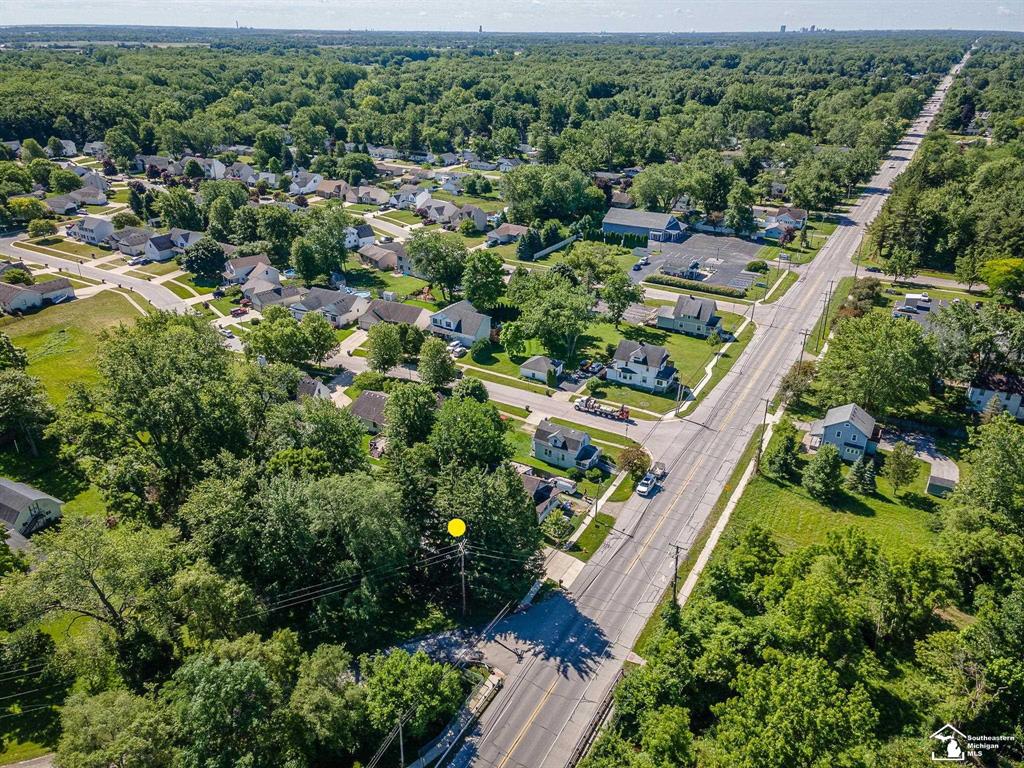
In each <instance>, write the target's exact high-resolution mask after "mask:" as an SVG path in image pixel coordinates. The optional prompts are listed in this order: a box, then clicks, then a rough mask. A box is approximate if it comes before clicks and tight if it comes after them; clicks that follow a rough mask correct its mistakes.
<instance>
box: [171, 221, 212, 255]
mask: <svg viewBox="0 0 1024 768" xmlns="http://www.w3.org/2000/svg"><path fill="white" fill-rule="evenodd" d="M167 234H168V235H170V237H171V242H172V243H173V244H174V247H175V248H176V249H177V250H179V251H184V250H185V249H186V248H188V247H189V246H190V245H195V244H196V243H198V242H199V241H200V240H202V239H203V237H205V234H204V233H203V232H196V231H195V230H194V229H181V228H180V227H172V228H171V231H170V232H168V233H167Z"/></svg>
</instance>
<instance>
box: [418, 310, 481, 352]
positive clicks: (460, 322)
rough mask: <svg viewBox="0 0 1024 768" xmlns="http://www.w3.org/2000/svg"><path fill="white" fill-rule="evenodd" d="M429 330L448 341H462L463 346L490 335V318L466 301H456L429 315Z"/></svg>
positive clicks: (470, 344)
mask: <svg viewBox="0 0 1024 768" xmlns="http://www.w3.org/2000/svg"><path fill="white" fill-rule="evenodd" d="M430 330H431V332H433V333H435V334H436V335H438V336H443V337H444V338H446V339H449V340H450V341H459V342H462V345H463V346H465V347H469V346H472V344H473V342H474V341H476V340H477V339H487V338H490V335H491V318H490V317H489V316H488V315H485V314H483V313H482V312H477V311H476V307H474V306H473V305H472V304H470V303H469V302H468V301H465V300H463V301H457V302H455V303H454V304H451V305H450V306H447V307H445V308H444V309H441V310H438V311H437V312H435V313H434V314H432V315H431V316H430Z"/></svg>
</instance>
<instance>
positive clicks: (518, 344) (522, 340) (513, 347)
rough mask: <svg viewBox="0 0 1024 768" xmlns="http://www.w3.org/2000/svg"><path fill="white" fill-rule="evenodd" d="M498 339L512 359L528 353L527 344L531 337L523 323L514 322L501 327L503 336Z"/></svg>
mask: <svg viewBox="0 0 1024 768" xmlns="http://www.w3.org/2000/svg"><path fill="white" fill-rule="evenodd" d="M498 339H499V341H500V342H501V346H503V347H504V348H505V351H506V352H507V353H508V355H509V356H510V357H521V356H522V355H523V353H524V352H525V351H526V342H527V341H529V340H530V337H529V336H528V335H527V331H526V326H525V325H524V324H523V323H520V322H518V321H516V320H512V321H509V322H507V323H505V324H504V325H502V326H501V335H500V336H499V337H498Z"/></svg>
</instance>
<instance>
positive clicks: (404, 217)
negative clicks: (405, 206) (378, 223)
mask: <svg viewBox="0 0 1024 768" xmlns="http://www.w3.org/2000/svg"><path fill="white" fill-rule="evenodd" d="M377 218H378V219H383V220H384V221H387V222H390V223H392V224H395V225H397V226H399V227H407V226H409V225H411V224H419V223H420V222H421V221H423V219H421V218H420V217H419V216H417V215H416V214H415V213H413V212H412V211H402V210H391V211H384V212H383V213H379V214H377Z"/></svg>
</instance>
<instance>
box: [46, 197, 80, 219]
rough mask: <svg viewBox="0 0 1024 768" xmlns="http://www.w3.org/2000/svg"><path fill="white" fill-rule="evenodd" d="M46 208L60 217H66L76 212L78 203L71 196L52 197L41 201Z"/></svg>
mask: <svg viewBox="0 0 1024 768" xmlns="http://www.w3.org/2000/svg"><path fill="white" fill-rule="evenodd" d="M43 203H45V204H46V207H47V208H49V209H50V210H51V211H53V212H54V213H56V214H58V215H60V216H67V215H68V214H71V213H74V212H75V211H77V210H78V206H79V202H78V200H76V199H75V198H74V197H72V196H71V195H54V196H53V197H48V198H46V199H45V200H43Z"/></svg>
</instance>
